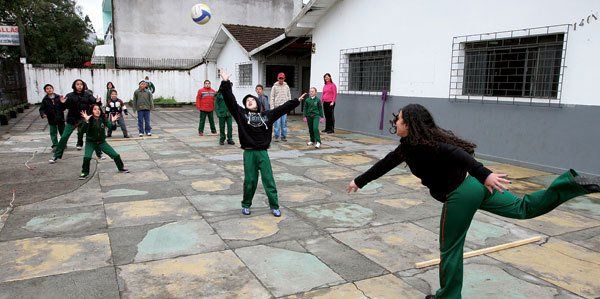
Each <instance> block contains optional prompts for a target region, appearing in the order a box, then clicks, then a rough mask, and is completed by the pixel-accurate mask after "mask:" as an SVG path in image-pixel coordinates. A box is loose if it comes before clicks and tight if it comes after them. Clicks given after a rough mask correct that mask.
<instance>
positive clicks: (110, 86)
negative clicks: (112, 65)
mask: <svg viewBox="0 0 600 299" xmlns="http://www.w3.org/2000/svg"><path fill="white" fill-rule="evenodd" d="M115 89H116V88H115V85H114V84H113V83H112V82H110V81H109V82H108V83H106V98H105V99H106V106H108V104H109V103H110V93H111V91H113V90H115Z"/></svg>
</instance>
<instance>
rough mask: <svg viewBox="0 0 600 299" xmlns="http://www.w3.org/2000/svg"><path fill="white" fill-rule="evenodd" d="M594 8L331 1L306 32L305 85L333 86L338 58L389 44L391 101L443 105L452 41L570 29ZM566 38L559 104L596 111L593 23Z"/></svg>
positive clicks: (598, 65) (510, 1)
mask: <svg viewBox="0 0 600 299" xmlns="http://www.w3.org/2000/svg"><path fill="white" fill-rule="evenodd" d="M598 12H600V2H598V1H597V0H596V1H594V0H580V1H564V0H535V1H522V0H506V1H480V0H456V1H434V0H423V1H397V0H378V1H363V0H343V1H338V3H337V4H335V5H334V6H333V7H332V8H331V10H330V11H328V13H327V15H326V16H325V17H324V18H323V19H321V21H320V22H319V23H318V24H317V28H316V29H314V31H313V42H315V43H316V53H315V54H313V56H312V63H311V64H312V69H311V85H314V86H322V85H323V83H322V77H323V74H324V73H327V72H329V73H331V74H332V76H333V80H334V82H336V81H337V80H338V79H339V61H340V50H341V49H347V48H356V47H363V46H373V45H381V44H389V43H393V44H394V46H393V49H392V78H391V79H392V83H391V94H392V95H395V96H413V97H434V98H447V97H448V87H449V82H450V59H451V49H452V38H453V37H455V36H460V35H468V34H480V33H486V32H495V31H504V30H517V29H523V28H532V27H540V26H548V25H560V24H572V23H574V22H577V21H581V19H582V18H587V16H588V15H590V14H591V13H594V14H595V15H596V16H597V17H598V18H600V15H599V14H598ZM590 19H591V23H590V24H585V26H584V27H580V28H577V30H576V31H573V30H572V28H571V30H570V32H569V36H568V38H569V40H568V42H567V55H566V66H567V68H566V70H565V76H564V79H563V84H564V85H563V94H562V99H561V102H562V103H565V104H581V105H598V106H600V96H598V90H599V89H598V88H597V86H598V84H599V83H598V82H599V80H600V55H598V53H600V20H598V21H596V20H593V18H590Z"/></svg>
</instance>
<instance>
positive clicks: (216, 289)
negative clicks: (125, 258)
mask: <svg viewBox="0 0 600 299" xmlns="http://www.w3.org/2000/svg"><path fill="white" fill-rule="evenodd" d="M117 273H118V277H119V288H120V291H121V296H122V298H148V297H152V298H270V297H271V295H270V294H269V292H268V291H267V290H266V289H265V288H264V287H263V286H262V285H261V283H260V282H259V281H258V280H257V279H256V278H255V277H254V275H252V273H251V272H250V271H249V270H248V268H246V266H245V265H244V263H242V262H241V261H240V260H239V259H238V258H237V256H236V255H235V254H234V253H233V252H231V251H219V252H211V253H204V254H197V255H191V256H184V257H179V258H174V259H166V260H160V261H153V262H147V263H139V264H129V265H124V266H120V267H118V268H117Z"/></svg>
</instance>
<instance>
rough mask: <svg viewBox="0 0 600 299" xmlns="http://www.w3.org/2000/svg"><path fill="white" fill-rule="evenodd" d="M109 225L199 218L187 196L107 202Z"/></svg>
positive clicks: (132, 224) (122, 225) (119, 225)
mask: <svg viewBox="0 0 600 299" xmlns="http://www.w3.org/2000/svg"><path fill="white" fill-rule="evenodd" d="M104 207H105V210H106V219H107V222H108V227H124V226H136V225H143V224H149V223H162V222H169V221H175V220H186V219H194V218H199V217H200V216H199V215H198V213H197V212H196V210H195V209H194V207H193V206H192V205H191V204H190V203H189V202H188V201H187V199H186V198H185V197H172V198H165V199H149V200H140V201H130V202H119V203H111V204H106V205H105V206H104Z"/></svg>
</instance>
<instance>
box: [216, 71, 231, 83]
mask: <svg viewBox="0 0 600 299" xmlns="http://www.w3.org/2000/svg"><path fill="white" fill-rule="evenodd" d="M219 73H220V74H221V80H223V81H229V77H231V74H229V73H228V72H227V71H226V70H225V69H220V72H219Z"/></svg>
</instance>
